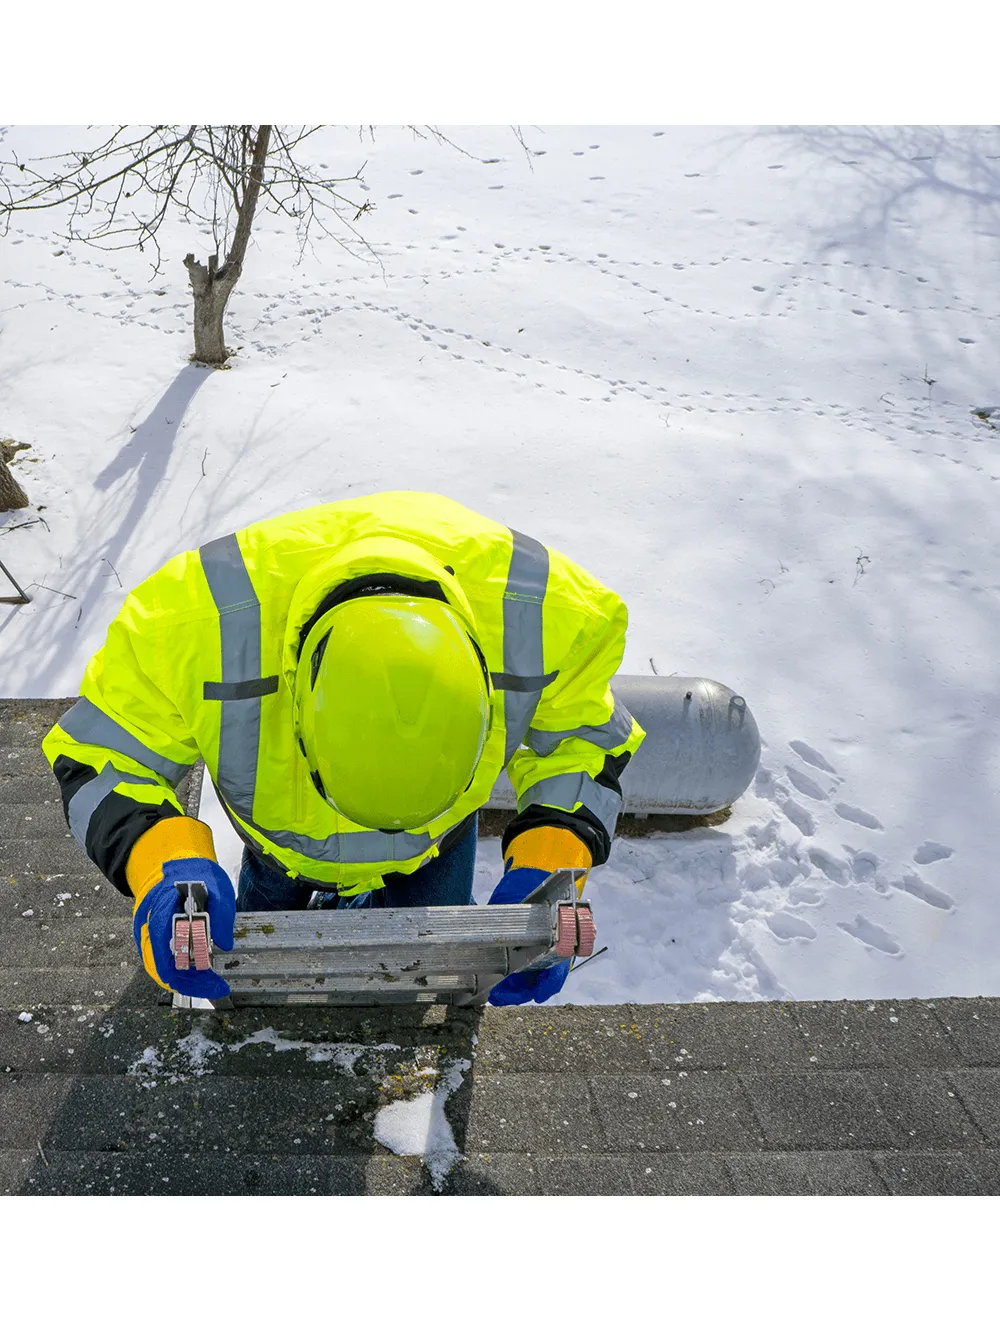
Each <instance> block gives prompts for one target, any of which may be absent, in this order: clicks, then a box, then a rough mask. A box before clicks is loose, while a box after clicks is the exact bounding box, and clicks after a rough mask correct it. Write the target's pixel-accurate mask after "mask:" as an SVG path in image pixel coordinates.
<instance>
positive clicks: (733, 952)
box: [0, 127, 1000, 1003]
mask: <svg viewBox="0 0 1000 1320" xmlns="http://www.w3.org/2000/svg"><path fill="white" fill-rule="evenodd" d="M80 131H81V130H74V131H73V132H74V133H75V134H77V135H78V134H79V133H80ZM449 133H450V136H452V137H453V138H454V139H455V140H456V141H457V142H458V143H459V144H460V145H461V146H462V147H463V148H464V149H465V150H466V151H467V152H469V153H471V156H466V155H462V154H460V153H459V152H457V151H453V150H450V149H449V148H447V147H445V146H442V145H440V144H437V143H435V142H432V141H428V140H420V139H418V138H416V137H414V135H413V134H412V133H410V132H408V131H406V130H403V129H392V128H388V129H378V130H377V131H376V132H375V134H374V137H373V138H372V137H371V136H370V135H369V134H367V133H366V134H364V135H363V137H362V136H361V135H359V134H357V133H350V132H348V131H346V130H339V131H336V130H330V131H329V132H328V133H327V134H326V136H325V137H323V138H322V139H317V140H316V144H317V145H316V158H317V159H319V160H323V161H327V162H329V163H333V164H335V165H336V168H337V170H338V172H340V173H343V174H350V173H353V171H354V170H355V169H356V168H357V167H358V166H360V165H361V164H362V162H364V161H367V165H366V168H365V170H364V180H365V184H366V187H367V189H368V191H367V192H366V193H364V196H365V197H366V198H367V199H368V200H370V201H371V202H373V203H374V204H375V207H376V209H375V211H374V214H372V215H371V216H369V217H366V218H365V219H364V220H363V221H362V222H361V223H362V225H363V227H364V228H363V232H364V233H365V235H366V237H367V238H368V240H369V241H370V243H371V245H372V248H373V249H374V252H375V253H376V254H377V256H378V258H379V262H375V261H374V260H373V259H372V258H371V256H370V255H369V256H367V258H366V259H364V260H362V259H359V258H358V257H355V256H352V255H351V254H349V253H347V252H345V251H344V250H343V249H342V248H340V247H339V246H338V245H337V244H336V243H334V242H332V241H330V240H322V241H318V242H317V243H316V244H315V248H314V251H313V252H311V253H306V255H305V256H304V258H303V260H302V261H301V262H299V263H298V264H296V248H295V242H294V237H293V235H292V234H291V233H290V232H289V231H288V230H287V229H286V228H285V227H284V225H283V224H281V223H279V222H278V221H276V220H274V219H272V218H270V217H265V218H263V219H262V220H261V222H260V223H259V225H258V228H257V235H256V242H255V245H254V246H253V247H252V248H251V252H250V254H249V258H248V261H247V265H246V271H245V274H244V277H243V280H242V282H241V285H240V286H239V288H238V290H237V292H236V294H235V296H234V299H233V302H232V305H231V312H230V316H229V337H230V341H231V343H232V344H233V345H238V346H239V353H238V357H237V360H236V362H235V365H234V367H233V369H232V370H230V371H225V372H210V371H204V370H199V369H196V368H194V367H192V366H190V365H189V364H188V363H187V355H188V354H189V352H190V348H191V345H190V329H189V321H190V295H189V292H188V288H187V276H186V273H185V271H184V269H183V266H182V265H181V258H182V257H183V255H184V254H185V253H186V252H188V251H192V250H194V251H196V252H198V253H199V255H201V256H202V257H204V254H205V251H206V250H207V248H206V246H205V245H206V237H205V236H204V235H201V234H199V233H197V232H195V231H191V230H185V229H183V228H182V227H180V226H174V227H172V228H171V230H170V232H169V233H165V235H164V239H163V247H164V252H165V256H166V258H167V260H166V264H165V266H164V269H163V271H162V272H161V273H160V275H159V276H157V278H156V279H154V280H153V281H152V282H151V281H150V278H149V276H150V272H149V267H148V263H147V261H146V258H145V257H143V256H140V255H138V254H135V253H131V252H120V253H100V252H95V251H94V250H92V249H88V248H84V247H75V246H73V245H66V244H64V243H63V242H62V241H61V240H59V239H57V238H54V237H53V236H52V232H51V229H49V230H48V231H47V229H46V226H47V225H51V224H52V217H51V215H49V216H45V215H41V216H35V217H31V218H25V220H24V221H23V222H22V221H19V222H18V223H17V224H15V225H14V226H13V227H12V230H11V232H10V233H9V235H8V236H7V237H6V238H5V239H2V240H0V435H3V436H9V437H11V438H14V439H16V440H24V441H27V442H29V443H30V444H31V446H32V448H31V450H30V451H26V452H25V453H23V454H22V455H20V456H19V458H18V461H17V462H16V463H15V465H14V468H13V470H14V472H15V473H16V474H17V475H18V476H19V478H20V479H21V481H22V483H23V484H24V486H25V487H26V489H27V490H28V493H29V495H30V496H31V498H32V500H33V501H34V504H35V506H36V507H39V508H40V511H41V513H42V517H43V518H44V519H45V523H44V524H43V523H41V522H39V523H35V524H34V525H33V526H30V527H24V528H23V530H16V531H15V530H12V529H13V528H15V527H18V526H20V525H23V524H24V523H27V522H29V521H30V520H31V518H33V517H34V516H35V514H34V510H25V511H23V512H21V513H18V514H8V515H0V558H2V559H3V561H4V562H5V563H6V564H7V565H8V566H9V568H10V569H11V571H12V572H13V573H14V575H15V577H17V578H18V579H19V580H20V581H21V582H22V583H24V584H25V585H27V584H28V583H32V584H34V585H33V586H32V588H31V592H30V594H31V595H32V596H33V597H34V599H33V602H32V604H31V605H29V606H26V607H23V608H21V609H18V610H13V609H9V608H7V607H3V613H2V614H0V692H2V693H3V695H7V696H13V695H23V696H32V695H34V696H57V695H58V696H61V695H66V694H70V693H73V692H74V691H76V690H77V686H78V683H79V680H80V676H81V674H82V671H83V668H84V665H85V663H86V661H87V659H88V657H89V656H90V655H91V654H92V652H93V651H94V650H95V649H96V648H97V647H98V646H99V645H100V644H101V642H102V640H103V636H104V632H105V629H106V627H107V625H108V623H109V621H110V619H111V618H112V617H113V615H114V613H115V612H116V610H117V609H118V607H119V605H120V603H121V601H122V599H123V596H124V594H125V593H126V592H127V591H128V590H129V589H130V588H131V587H132V586H134V585H135V584H136V583H138V582H139V581H141V580H142V579H143V578H144V577H146V576H147V575H148V574H149V573H151V572H152V571H154V570H155V569H156V568H157V567H158V566H159V565H160V564H161V563H163V561H164V560H166V559H167V558H168V557H169V556H171V555H172V554H174V553H176V552H177V551H179V550H181V549H185V548H189V547H191V546H195V545H198V544H200V543H201V542H203V541H206V540H208V539H210V538H212V537H215V536H218V535H220V534H222V533H224V532H227V531H231V530H233V529H235V528H237V527H239V526H242V525H243V524H245V523H247V522H250V521H253V520H255V519H258V518H263V517H268V516H270V515H272V514H275V513H279V512H282V511H284V510H287V509H290V508H295V507H305V506H307V505H309V504H312V503H316V502H320V501H325V500H334V499H339V498H342V497H344V496H348V495H359V494H365V493H369V492H372V491H376V490H382V489H399V488H416V489H426V490H437V491H441V492H443V493H445V494H447V495H450V496H452V497H454V498H455V499H458V500H461V501H463V502H464V503H466V504H468V505H470V506H472V507H474V508H477V509H479V510H481V511H483V512H484V513H486V514H489V515H490V516H492V517H495V518H498V519H500V520H503V521H505V522H509V523H511V524H513V525H514V526H516V527H518V528H520V529H522V530H524V531H525V532H528V533H530V534H531V535H533V536H536V537H539V538H540V539H542V540H545V541H547V542H549V543H550V544H553V545H556V546H558V547H560V548H561V549H563V550H565V551H566V552H567V553H569V554H570V555H571V556H573V557H574V558H576V559H577V560H579V562H580V563H582V564H583V565H585V566H586V567H587V568H589V569H590V570H591V571H593V572H594V573H596V574H597V575H598V576H599V577H601V578H602V579H603V580H604V581H606V582H607V583H608V584H609V585H610V586H612V587H613V588H614V589H615V590H616V591H618V592H619V593H620V594H621V595H622V596H623V597H624V599H625V600H626V601H627V603H628V605H629V608H630V616H631V624H630V632H629V643H628V648H627V650H626V654H625V661H624V665H623V670H624V671H625V672H631V673H649V672H651V667H652V666H653V665H655V667H656V669H657V670H658V671H659V672H660V673H661V674H668V673H679V674H701V675H704V676H707V677H711V678H716V679H719V680H721V681H722V682H724V683H726V684H728V685H729V686H731V687H733V688H735V689H736V690H737V691H739V692H741V693H742V694H743V695H744V696H745V697H746V699H747V701H748V703H749V705H750V707H751V709H752V710H753V712H754V714H755V717H756V719H757V723H758V725H759V726H760V729H761V733H762V736H763V739H764V742H765V749H764V753H763V758H762V763H761V769H760V772H759V774H758V777H757V780H756V783H755V784H754V785H753V786H752V788H751V789H750V790H749V791H748V793H747V794H746V795H745V796H744V797H743V798H742V799H741V800H740V802H739V803H738V804H737V805H736V808H735V809H734V811H733V814H732V817H731V819H730V820H729V821H728V822H727V823H726V824H725V825H724V826H722V827H720V828H716V829H704V830H698V831H693V832H689V833H685V834H681V835H674V836H669V837H668V836H662V837H653V838H649V839H641V840H629V839H624V838H623V839H619V840H617V841H616V843H615V845H614V849H613V852H612V857H611V860H610V861H609V862H608V864H607V865H606V866H605V867H603V868H601V869H600V870H598V871H596V872H595V873H594V875H593V877H592V880H591V882H590V885H589V888H588V896H589V897H590V898H591V899H592V901H593V904H594V911H595V917H596V920H597V927H598V934H599V937H600V939H599V943H601V944H604V943H607V944H609V946H610V949H609V952H608V953H607V954H605V955H603V956H602V957H601V958H600V959H599V960H598V961H597V962H595V963H594V964H593V965H592V966H588V967H585V968H581V969H580V971H579V973H574V974H573V975H572V976H571V977H570V980H569V982H568V987H567V990H566V991H565V992H564V993H563V995H562V996H560V1000H561V1001H562V1002H570V1001H572V1002H578V1003H595V1002H596V1003H600V1002H620V1001H625V1000H632V1001H671V1000H692V999H694V1000H699V999H700V1000H712V999H756V998H783V997H791V998H842V997H876V996H878V997H896V996H910V995H918V996H942V995H966V994H968V995H971V994H998V993H1000V960H998V959H997V957H996V953H995V951H996V949H997V948H998V947H1000V901H998V898H997V895H996V886H997V878H996V857H997V853H998V844H1000V825H998V813H997V811H996V807H995V801H996V796H997V792H998V790H1000V752H998V743H997V731H998V720H1000V685H998V670H1000V662H998V658H997V657H998V656H1000V549H998V545H1000V539H998V536H997V531H998V523H1000V519H998V516H997V512H996V511H997V507H998V501H1000V485H998V484H997V482H998V480H1000V455H998V445H997V442H998V440H1000V432H998V429H997V428H998V427H1000V410H998V411H997V412H996V413H994V414H993V415H992V417H991V415H990V412H989V410H990V409H991V408H998V409H1000V383H998V379H997V374H998V365H1000V362H998V355H997V351H996V328H997V311H996V306H995V303H994V297H995V291H996V289H997V288H998V287H1000V130H997V129H987V128H964V129H963V128H948V129H931V128H914V129H903V128H889V129H879V130H872V131H864V130H859V129H837V128H830V129H815V128H813V129H795V128H784V129H747V128H739V129H729V130H726V129H718V128H713V129H692V128H683V129H680V128H675V129H658V128H652V127H641V128H640V127H636V128H559V129H545V130H542V129H539V128H532V129H526V130H525V140H526V142H527V145H528V147H529V148H530V150H531V152H532V153H533V154H532V155H531V157H530V161H529V158H528V156H527V155H526V154H525V152H524V150H522V148H521V146H520V145H519V144H518V142H517V141H516V140H515V138H514V136H513V134H512V133H511V132H510V130H508V129H504V128H489V129H484V128H480V129H453V130H449ZM66 137H67V134H66V132H65V131H60V130H56V129H44V130H40V129H25V128H12V129H9V130H8V131H7V133H6V136H5V138H4V139H3V141H2V142H0V154H3V155H9V154H10V151H11V149H16V150H17V151H18V152H19V153H20V154H21V155H22V156H26V155H41V154H44V153H45V152H49V151H54V150H58V149H60V148H61V147H62V146H63V144H64V142H65V140H66ZM976 410H978V411H979V413H980V414H981V415H977V411H976ZM42 506H44V507H42ZM626 773H627V771H626ZM211 806H212V803H211V802H208V801H206V815H208V816H209V818H210V819H213V820H214V819H215V818H217V816H218V812H217V809H216V811H215V814H214V816H213V813H212V811H211ZM218 840H219V847H220V855H221V856H222V857H223V859H224V860H225V861H226V863H227V864H228V865H229V866H230V867H233V866H234V865H235V860H236V856H237V850H236V848H235V847H234V846H233V845H234V841H233V840H232V836H228V837H227V835H226V833H225V832H224V830H223V829H222V828H220V830H219V833H218ZM499 870H500V853H499V845H498V843H497V841H495V840H484V841H483V842H482V844H481V846H480V854H479V862H478V869H477V895H478V897H479V898H480V899H481V900H482V899H484V898H485V897H486V895H487V894H488V893H489V891H490V889H491V887H492V885H493V883H495V880H496V877H497V876H498V874H499ZM557 1002H558V1001H557Z"/></svg>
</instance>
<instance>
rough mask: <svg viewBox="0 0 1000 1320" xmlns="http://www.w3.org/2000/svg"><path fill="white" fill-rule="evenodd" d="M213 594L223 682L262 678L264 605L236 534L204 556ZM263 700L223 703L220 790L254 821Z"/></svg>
mask: <svg viewBox="0 0 1000 1320" xmlns="http://www.w3.org/2000/svg"><path fill="white" fill-rule="evenodd" d="M199 553H200V555H201V564H202V568H203V569H204V571H205V578H206V580H207V582H208V588H209V590H210V591H211V593H212V599H213V600H214V601H215V607H216V609H217V610H218V611H219V631H220V633H221V634H222V682H223V683H224V684H231V683H246V682H249V681H251V680H253V679H260V678H262V677H263V674H262V673H261V646H260V601H259V600H258V599H257V593H256V592H255V591H254V589H253V583H252V582H251V581H250V574H249V573H248V572H247V569H246V565H245V564H244V562H243V555H242V553H241V552H240V547H239V543H238V542H237V540H236V536H235V534H232V535H230V536H221V537H219V539H218V540H217V541H210V542H209V543H208V545H203V546H202V547H201V550H200V551H199ZM260 702H261V698H260V697H259V696H256V697H247V698H243V699H242V700H235V701H223V702H222V718H221V721H220V726H219V768H218V772H217V779H218V785H219V788H220V790H221V791H222V792H223V793H224V794H225V796H226V797H227V798H228V800H229V802H230V803H231V804H232V806H233V807H234V808H235V810H236V812H237V813H238V814H239V815H241V816H244V817H246V819H247V820H250V819H252V817H253V799H254V790H255V788H256V783H257V756H258V753H259V751H260Z"/></svg>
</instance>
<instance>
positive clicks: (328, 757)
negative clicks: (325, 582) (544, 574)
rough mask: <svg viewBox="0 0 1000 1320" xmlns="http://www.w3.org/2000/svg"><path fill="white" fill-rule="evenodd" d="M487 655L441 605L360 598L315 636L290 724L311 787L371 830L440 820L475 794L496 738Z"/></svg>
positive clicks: (305, 650) (317, 626)
mask: <svg viewBox="0 0 1000 1320" xmlns="http://www.w3.org/2000/svg"><path fill="white" fill-rule="evenodd" d="M490 693H491V688H490V678H489V672H488V670H487V667H486V662H485V660H484V658H483V654H482V651H481V649H480V648H479V646H478V643H477V642H476V641H475V639H474V638H473V637H472V636H471V635H470V634H469V632H468V631H467V629H466V627H465V625H464V624H463V622H462V621H461V619H460V618H459V616H458V614H457V612H456V611H455V610H454V609H453V608H452V607H451V606H450V605H447V604H445V603H444V602H442V601H438V600H433V599H428V598H423V597H420V598H413V597H408V596H405V595H402V594H400V595H396V594H385V593H380V594H377V595H364V596H355V597H352V598H351V599H349V600H346V601H343V602H342V603H340V604H337V605H334V606H333V607H332V608H331V609H330V610H328V611H327V612H326V613H325V614H323V615H322V616H321V617H320V618H319V619H318V620H316V622H315V623H314V624H313V625H312V627H311V628H310V630H309V633H308V635H307V636H306V640H305V644H304V646H303V647H302V651H301V654H300V656H299V660H298V665H297V668H296V673H295V722H296V733H297V735H298V737H299V741H300V745H301V747H302V750H303V752H304V754H305V757H306V760H307V762H308V764H309V769H310V773H311V775H312V779H313V783H314V784H315V785H316V788H317V789H318V790H319V792H320V793H321V794H322V795H323V797H324V798H325V799H326V800H327V802H329V804H330V805H331V806H332V807H334V808H335V809H336V810H337V811H339V812H340V813H341V815H343V816H346V817H347V818H348V820H351V821H353V822H354V823H355V824H357V825H363V826H365V827H366V828H368V829H379V830H404V829H415V828H417V827H419V826H422V825H427V824H429V823H430V822H431V821H432V820H435V819H436V818H437V817H439V816H441V815H443V814H444V813H445V812H446V811H448V810H449V808H450V807H452V806H454V804H455V802H456V801H457V800H458V798H459V797H460V796H461V794H462V793H463V792H464V791H465V790H466V788H468V786H469V784H470V783H471V782H472V778H473V776H474V774H475V772H476V767H477V765H478V764H479V760H480V757H481V756H482V753H483V747H484V746H485V744H486V738H487V734H488V732H489V726H490V715H491V701H490Z"/></svg>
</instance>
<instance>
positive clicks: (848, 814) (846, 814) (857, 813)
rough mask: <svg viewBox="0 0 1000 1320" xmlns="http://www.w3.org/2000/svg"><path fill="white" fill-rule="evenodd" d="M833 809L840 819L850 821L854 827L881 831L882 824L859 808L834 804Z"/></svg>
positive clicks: (844, 803)
mask: <svg viewBox="0 0 1000 1320" xmlns="http://www.w3.org/2000/svg"><path fill="white" fill-rule="evenodd" d="M833 809H834V811H835V812H836V813H837V815H838V816H840V817H842V819H844V820H849V821H852V822H853V823H854V824H855V825H863V826H864V828H865V829H866V830H880V829H882V822H881V821H880V820H879V819H878V817H877V816H873V815H872V814H871V812H868V811H864V810H862V808H861V807H853V806H851V804H850V803H849V802H835V803H834V806H833Z"/></svg>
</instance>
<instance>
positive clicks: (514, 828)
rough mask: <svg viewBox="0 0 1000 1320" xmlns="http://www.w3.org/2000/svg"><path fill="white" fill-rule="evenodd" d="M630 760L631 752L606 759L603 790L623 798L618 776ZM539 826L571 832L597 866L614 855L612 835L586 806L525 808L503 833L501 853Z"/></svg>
mask: <svg viewBox="0 0 1000 1320" xmlns="http://www.w3.org/2000/svg"><path fill="white" fill-rule="evenodd" d="M631 757H632V753H631V752H623V753H622V754H621V756H606V757H605V758H604V769H603V770H602V771H601V773H600V774H599V775H598V776H597V779H596V782H597V783H598V784H600V785H602V787H604V788H610V789H611V790H612V791H613V792H615V793H617V794H618V796H619V797H621V792H622V790H621V785H620V784H619V782H618V776H619V775H620V774H621V772H622V771H623V770H624V769H625V767H626V765H628V763H629V761H630V760H631ZM539 825H558V826H561V827H562V828H563V829H565V830H571V831H572V832H573V833H574V834H575V835H576V837H577V838H578V839H579V840H580V841H581V842H582V843H585V844H586V845H587V847H588V848H589V849H590V855H591V857H592V858H593V859H594V860H593V864H594V866H603V865H604V863H605V862H606V861H607V860H608V857H609V856H610V854H611V835H610V834H609V833H608V831H607V829H606V827H605V825H604V823H603V822H602V821H600V820H598V818H597V817H596V816H595V815H594V813H593V812H592V811H589V810H588V809H587V808H586V807H583V806H580V807H577V809H576V811H562V810H561V809H560V808H559V807H545V806H531V807H525V809H524V811H522V812H520V813H519V814H518V815H517V816H515V818H514V819H513V820H512V821H511V823H510V824H509V825H508V826H507V828H506V829H505V830H504V832H503V839H502V840H501V845H500V847H501V851H502V852H504V853H506V851H507V849H508V848H509V847H510V844H511V843H512V841H513V840H514V839H516V838H517V836H518V835H519V834H524V832H525V831H526V830H533V829H537V828H538V826H539Z"/></svg>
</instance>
